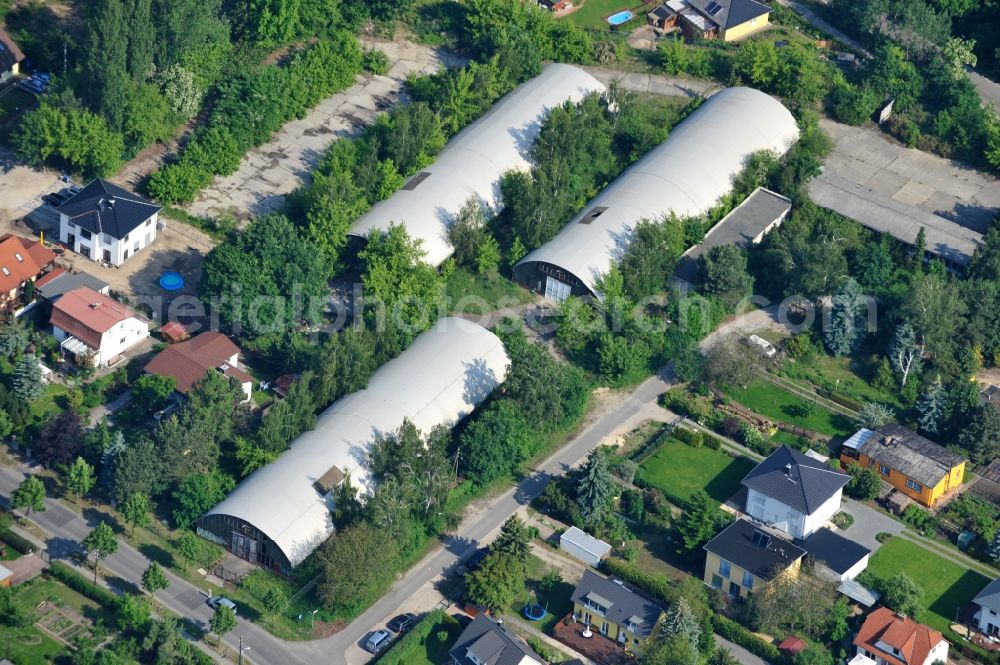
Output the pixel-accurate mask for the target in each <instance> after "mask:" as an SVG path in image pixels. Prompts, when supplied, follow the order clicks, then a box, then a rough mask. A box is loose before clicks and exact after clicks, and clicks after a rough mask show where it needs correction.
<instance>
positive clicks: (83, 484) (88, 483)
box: [65, 457, 97, 501]
mask: <svg viewBox="0 0 1000 665" xmlns="http://www.w3.org/2000/svg"><path fill="white" fill-rule="evenodd" d="M65 482H66V489H67V490H68V491H69V492H70V493H71V494H73V495H74V496H75V497H76V500H77V501H79V500H80V498H81V497H82V496H83V495H84V494H86V493H87V492H89V491H90V490H91V488H92V487H93V486H94V483H95V482H97V478H96V477H95V476H94V467H92V466H90V465H89V464H87V461H86V460H85V459H83V458H82V457H77V458H76V460H74V461H73V463H72V464H71V465H69V467H68V468H67V469H66V480H65Z"/></svg>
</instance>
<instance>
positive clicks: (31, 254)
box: [0, 233, 56, 311]
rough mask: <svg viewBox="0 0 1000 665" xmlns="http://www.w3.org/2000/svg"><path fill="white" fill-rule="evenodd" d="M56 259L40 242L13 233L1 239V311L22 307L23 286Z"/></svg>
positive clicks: (6, 234)
mask: <svg viewBox="0 0 1000 665" xmlns="http://www.w3.org/2000/svg"><path fill="white" fill-rule="evenodd" d="M55 258H56V255H55V253H54V252H53V251H52V250H51V249H49V248H48V247H46V246H45V245H43V244H42V243H40V242H38V241H37V240H31V239H30V238H22V237H21V236H16V235H14V234H12V233H5V234H3V235H2V236H0V309H3V310H7V311H9V310H12V309H15V308H16V307H17V306H18V305H20V304H21V302H20V300H19V298H20V296H21V294H22V293H23V292H24V285H25V284H26V283H28V282H33V281H34V280H35V279H36V278H38V276H39V275H41V274H42V272H43V271H44V270H45V268H47V267H48V266H50V265H51V264H52V262H53V261H55Z"/></svg>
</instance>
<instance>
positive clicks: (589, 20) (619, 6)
mask: <svg viewBox="0 0 1000 665" xmlns="http://www.w3.org/2000/svg"><path fill="white" fill-rule="evenodd" d="M573 4H574V5H576V6H577V7H579V9H577V10H576V11H575V12H573V13H572V14H570V15H569V16H567V17H566V20H567V21H572V22H573V23H576V24H577V25H579V26H581V27H584V28H598V29H604V30H609V29H610V27H611V26H610V24H609V23H608V22H607V21H605V20H604V18H605V17H606V16H610V15H611V14H614V13H615V12H618V11H621V10H623V9H628V10H630V11H631V12H632V13H633V14H635V15H636V16H638V17H639V18H636V19H632V21H631V22H630V23H629V24H628V25H627V26H624V29H625V30H630V29H634V28H636V27H639V25H641V24H642V22H644V21H645V19H643V18H642V15H644V14H645V13H646V11H647V10H648V9H651V8H653V7H655V6H656V5H644V4H643V2H642V0H573Z"/></svg>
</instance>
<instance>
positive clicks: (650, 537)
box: [629, 524, 703, 580]
mask: <svg viewBox="0 0 1000 665" xmlns="http://www.w3.org/2000/svg"><path fill="white" fill-rule="evenodd" d="M632 532H633V533H634V534H635V535H636V540H633V541H631V542H629V545H633V546H634V547H636V548H637V549H638V554H637V555H636V558H635V561H634V562H633V563H635V566H636V567H637V568H638V569H639V570H641V571H643V572H645V573H649V574H650V575H666V576H667V577H668V578H670V579H672V580H679V579H682V578H683V577H685V576H686V575H688V574H691V575H696V574H700V571H697V570H694V569H693V568H692V567H691V561H690V560H684V557H682V556H680V555H679V554H677V543H675V542H673V541H672V540H670V527H669V526H667V525H665V524H663V525H658V524H641V525H636V526H633V527H632ZM698 565H699V566H702V565H703V564H702V562H701V561H699V562H698Z"/></svg>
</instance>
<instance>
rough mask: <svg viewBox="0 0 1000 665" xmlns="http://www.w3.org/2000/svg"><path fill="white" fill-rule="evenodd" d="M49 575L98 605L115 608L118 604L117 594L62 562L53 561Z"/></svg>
mask: <svg viewBox="0 0 1000 665" xmlns="http://www.w3.org/2000/svg"><path fill="white" fill-rule="evenodd" d="M49 574H50V575H52V577H55V578H56V579H57V580H59V581H60V582H62V583H63V584H65V585H66V586H68V587H69V588H70V589H72V590H73V591H76V592H77V593H79V594H82V595H84V596H86V597H87V598H90V599H91V600H92V601H94V602H95V603H97V604H98V605H102V606H104V607H110V608H114V607H116V605H117V603H118V599H117V597H116V596H115V594H113V593H111V592H110V591H108V590H107V589H105V588H104V587H101V586H97V585H95V584H94V583H93V582H91V581H90V580H88V579H87V578H86V577H84V576H83V575H81V574H80V573H78V572H76V571H75V570H73V569H72V568H70V567H69V566H67V565H66V564H65V563H63V562H62V561H53V562H52V565H51V566H49Z"/></svg>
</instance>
